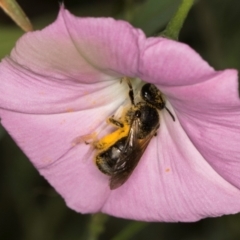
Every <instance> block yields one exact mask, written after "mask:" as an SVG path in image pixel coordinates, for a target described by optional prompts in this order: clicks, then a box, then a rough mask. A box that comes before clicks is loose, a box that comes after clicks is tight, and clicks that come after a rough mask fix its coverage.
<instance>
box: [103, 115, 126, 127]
mask: <svg viewBox="0 0 240 240" xmlns="http://www.w3.org/2000/svg"><path fill="white" fill-rule="evenodd" d="M107 122H108V123H110V124H113V125H114V126H116V127H118V128H123V127H124V124H123V123H122V122H120V121H119V120H116V119H114V118H113V117H110V118H108V120H107Z"/></svg>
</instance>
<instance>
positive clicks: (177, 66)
mask: <svg viewBox="0 0 240 240" xmlns="http://www.w3.org/2000/svg"><path fill="white" fill-rule="evenodd" d="M213 74H215V71H214V69H213V68H212V67H210V66H209V64H208V63H207V62H205V61H203V59H202V58H201V57H200V56H199V54H198V53H196V52H195V51H194V50H193V49H191V48H190V47H189V46H188V45H186V44H183V43H180V42H176V41H172V40H169V39H166V38H148V39H147V40H146V42H145V46H144V48H143V49H142V52H141V56H140V61H139V77H140V78H141V79H142V80H144V81H146V82H151V83H154V84H157V85H158V86H160V87H162V86H169V87H170V86H171V87H177V86H184V85H192V84H195V83H198V82H202V81H204V79H205V78H206V77H210V76H212V75H213Z"/></svg>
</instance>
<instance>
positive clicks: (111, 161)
mask: <svg viewBox="0 0 240 240" xmlns="http://www.w3.org/2000/svg"><path fill="white" fill-rule="evenodd" d="M125 79H126V80H127V83H128V86H129V98H130V101H131V106H130V107H129V108H128V109H126V110H125V112H124V113H123V114H122V117H121V118H120V119H115V118H114V117H111V118H109V119H108V122H109V123H110V124H113V125H114V126H115V127H116V128H117V130H116V131H114V132H112V133H110V134H108V135H106V136H104V137H103V138H101V139H100V140H98V141H97V142H95V144H94V145H95V148H96V149H97V153H96V156H95V161H96V165H97V167H98V169H99V170H100V171H101V172H102V173H104V174H107V175H109V176H110V181H109V186H110V189H111V190H113V189H116V188H118V187H120V186H121V185H122V184H124V183H125V182H126V181H127V179H128V178H129V176H130V175H131V173H132V172H133V170H134V169H135V167H136V166H137V164H138V162H139V160H140V158H141V157H142V155H143V153H144V151H145V150H146V148H147V146H148V144H149V143H150V141H151V139H152V138H153V137H154V136H156V134H157V130H158V128H159V126H160V116H159V110H162V109H166V110H167V112H168V113H169V114H170V116H171V117H172V119H173V121H175V118H174V116H173V114H172V113H171V112H170V111H169V109H168V108H167V107H166V103H165V101H164V99H163V96H162V93H161V92H160V91H159V90H158V89H157V87H156V86H155V85H153V84H150V83H146V84H144V85H143V86H142V88H141V90H140V97H141V100H140V101H139V102H137V103H136V102H135V95H134V91H133V87H132V84H131V82H130V79H128V78H125Z"/></svg>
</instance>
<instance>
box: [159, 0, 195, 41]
mask: <svg viewBox="0 0 240 240" xmlns="http://www.w3.org/2000/svg"><path fill="white" fill-rule="evenodd" d="M193 3H194V0H182V3H181V4H180V6H179V8H178V10H177V12H176V14H175V15H174V17H173V18H172V19H171V20H170V22H169V23H168V25H167V27H166V29H165V30H164V31H163V32H162V33H161V34H160V36H163V37H167V38H171V39H173V40H178V36H179V32H180V30H181V28H182V26H183V23H184V21H185V19H186V17H187V15H188V12H189V11H190V9H191V7H192V5H193Z"/></svg>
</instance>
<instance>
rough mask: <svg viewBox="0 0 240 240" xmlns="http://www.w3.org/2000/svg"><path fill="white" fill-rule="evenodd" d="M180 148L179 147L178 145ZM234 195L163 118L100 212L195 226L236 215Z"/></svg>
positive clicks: (238, 195)
mask: <svg viewBox="0 0 240 240" xmlns="http://www.w3.org/2000/svg"><path fill="white" fill-rule="evenodd" d="M183 143H184V144H183ZM239 198H240V191H239V190H238V189H237V188H235V187H234V186H232V185H231V184H229V183H228V182H227V181H226V180H224V179H223V178H222V177H221V176H220V175H218V174H217V173H216V172H215V170H214V169H213V168H212V167H211V166H210V165H209V164H208V163H207V162H206V160H205V159H204V158H203V157H202V156H201V153H200V152H199V151H198V150H197V149H196V148H195V146H194V145H193V144H192V142H191V140H190V139H189V138H188V136H187V135H186V134H185V132H184V129H183V128H182V127H181V125H180V123H179V122H178V121H176V122H173V121H172V119H171V117H170V116H169V115H168V114H167V113H164V114H162V121H161V125H160V129H159V131H158V135H157V137H156V138H154V139H152V141H151V143H150V145H149V146H148V148H147V150H146V152H145V154H144V156H143V157H142V159H141V160H140V162H139V164H138V166H137V168H136V169H135V171H134V172H133V174H132V176H131V177H130V178H129V180H128V181H127V182H126V183H125V184H124V185H123V186H122V187H121V188H119V189H117V190H114V191H112V192H111V195H110V197H109V199H108V201H107V202H106V204H105V206H104V207H103V212H105V213H110V214H113V215H115V216H119V217H124V218H131V219H137V220H145V221H171V222H172V221H197V220H199V219H201V218H204V217H209V216H220V215H223V214H226V213H228V214H230V213H236V212H239V211H240V201H239Z"/></svg>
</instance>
